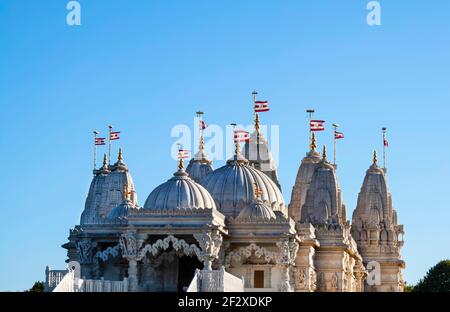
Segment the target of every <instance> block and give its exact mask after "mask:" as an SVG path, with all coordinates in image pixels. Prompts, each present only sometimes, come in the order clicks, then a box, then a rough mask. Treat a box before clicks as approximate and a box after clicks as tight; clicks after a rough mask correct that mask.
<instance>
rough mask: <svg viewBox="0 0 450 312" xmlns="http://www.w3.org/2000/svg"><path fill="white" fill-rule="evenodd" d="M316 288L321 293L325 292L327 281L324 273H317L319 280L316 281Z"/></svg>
mask: <svg viewBox="0 0 450 312" xmlns="http://www.w3.org/2000/svg"><path fill="white" fill-rule="evenodd" d="M317 284H318V285H317V288H318V289H319V290H321V291H326V290H327V281H326V279H325V273H324V272H320V273H319V279H318V281H317Z"/></svg>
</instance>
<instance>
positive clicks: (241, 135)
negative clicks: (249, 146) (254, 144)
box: [234, 130, 250, 143]
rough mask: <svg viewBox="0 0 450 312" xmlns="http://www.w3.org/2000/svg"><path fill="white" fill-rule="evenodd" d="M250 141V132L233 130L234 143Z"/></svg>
mask: <svg viewBox="0 0 450 312" xmlns="http://www.w3.org/2000/svg"><path fill="white" fill-rule="evenodd" d="M248 141H250V133H249V132H247V131H244V130H235V131H234V143H238V142H248Z"/></svg>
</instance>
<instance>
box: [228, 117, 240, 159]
mask: <svg viewBox="0 0 450 312" xmlns="http://www.w3.org/2000/svg"><path fill="white" fill-rule="evenodd" d="M230 126H232V127H233V140H234V135H235V131H236V126H237V124H235V123H231V124H230ZM234 143H235V146H236V150H235V157H237V155H238V154H239V153H240V152H241V146H240V145H239V140H235V142H234Z"/></svg>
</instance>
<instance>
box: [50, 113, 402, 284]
mask: <svg viewBox="0 0 450 312" xmlns="http://www.w3.org/2000/svg"><path fill="white" fill-rule="evenodd" d="M198 143H199V145H198V151H196V153H195V154H194V157H193V158H192V159H191V160H190V161H189V164H188V166H187V168H186V169H185V168H184V162H183V159H182V158H181V159H179V161H178V162H177V166H176V170H175V168H174V171H175V172H174V173H172V174H171V173H170V172H168V174H167V177H166V179H165V180H163V181H162V183H161V184H160V185H159V186H157V187H156V188H155V189H154V190H152V191H150V192H149V193H148V196H147V199H146V201H145V203H144V205H143V206H141V205H139V203H138V200H137V193H136V190H135V186H134V183H133V179H132V176H131V173H130V170H129V168H128V166H127V165H126V164H125V162H124V157H123V153H122V150H119V153H118V157H117V161H116V163H114V164H113V165H110V164H108V163H107V159H106V155H105V158H104V161H103V165H102V166H101V167H100V168H99V169H95V170H94V172H93V179H92V182H91V186H90V188H89V192H88V194H87V199H86V204H85V207H84V210H83V211H82V213H81V218H80V222H79V224H78V225H76V226H75V227H74V228H73V229H71V230H70V234H69V238H68V242H67V243H65V244H64V245H63V248H65V249H66V250H67V261H66V262H67V263H68V268H67V270H51V269H50V268H47V269H46V290H47V291H54V292H100V291H104V292H113V291H114V292H137V291H140V292H155V291H166V292H174V291H176V292H182V291H187V292H222V291H269V292H364V291H393V292H400V291H403V286H404V285H403V283H404V282H403V278H402V269H403V268H404V267H405V263H404V261H403V260H402V259H401V255H400V249H401V247H402V245H403V226H402V225H399V224H398V220H397V212H396V211H395V209H394V208H393V205H392V196H391V193H390V192H389V190H388V187H387V179H386V171H385V170H384V169H383V168H380V167H378V164H377V159H376V154H375V155H374V157H373V162H372V165H371V166H370V168H369V169H368V170H367V172H366V176H365V178H364V182H363V185H362V188H361V191H360V194H359V197H358V204H357V207H356V209H355V211H354V212H353V218H352V222H350V221H349V220H348V219H347V207H346V206H345V203H344V200H343V196H342V189H341V187H340V185H339V181H338V176H337V170H336V169H337V166H336V165H334V164H331V163H330V162H329V161H328V159H327V153H326V149H325V147H323V151H322V152H321V153H319V152H318V151H317V150H316V148H317V147H316V139H315V136H314V133H312V135H311V140H310V147H309V151H308V152H307V154H306V156H305V157H304V158H303V160H302V161H301V164H300V167H299V169H298V174H297V177H296V180H295V183H294V186H293V188H292V194H291V200H290V203H289V204H287V203H286V202H285V199H284V197H283V195H282V192H281V186H280V182H279V180H278V174H277V168H276V165H275V162H274V161H273V159H272V156H271V153H270V148H269V144H268V141H267V139H266V138H265V137H264V136H263V135H262V134H261V133H260V130H259V117H258V114H255V131H254V132H253V133H252V134H251V135H250V140H249V141H248V142H247V143H246V144H245V145H244V149H243V152H242V153H241V146H240V143H239V142H236V146H235V152H234V155H233V156H232V157H231V158H230V159H228V160H227V161H226V163H225V164H223V165H222V166H219V168H217V169H214V168H213V166H212V161H211V160H209V158H208V156H207V154H206V152H205V149H204V138H203V132H201V136H200V141H199V142H198ZM174 167H175V164H174Z"/></svg>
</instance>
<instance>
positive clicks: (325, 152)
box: [322, 145, 327, 161]
mask: <svg viewBox="0 0 450 312" xmlns="http://www.w3.org/2000/svg"><path fill="white" fill-rule="evenodd" d="M322 160H323V161H327V147H326V146H325V145H324V146H323V151H322Z"/></svg>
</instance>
